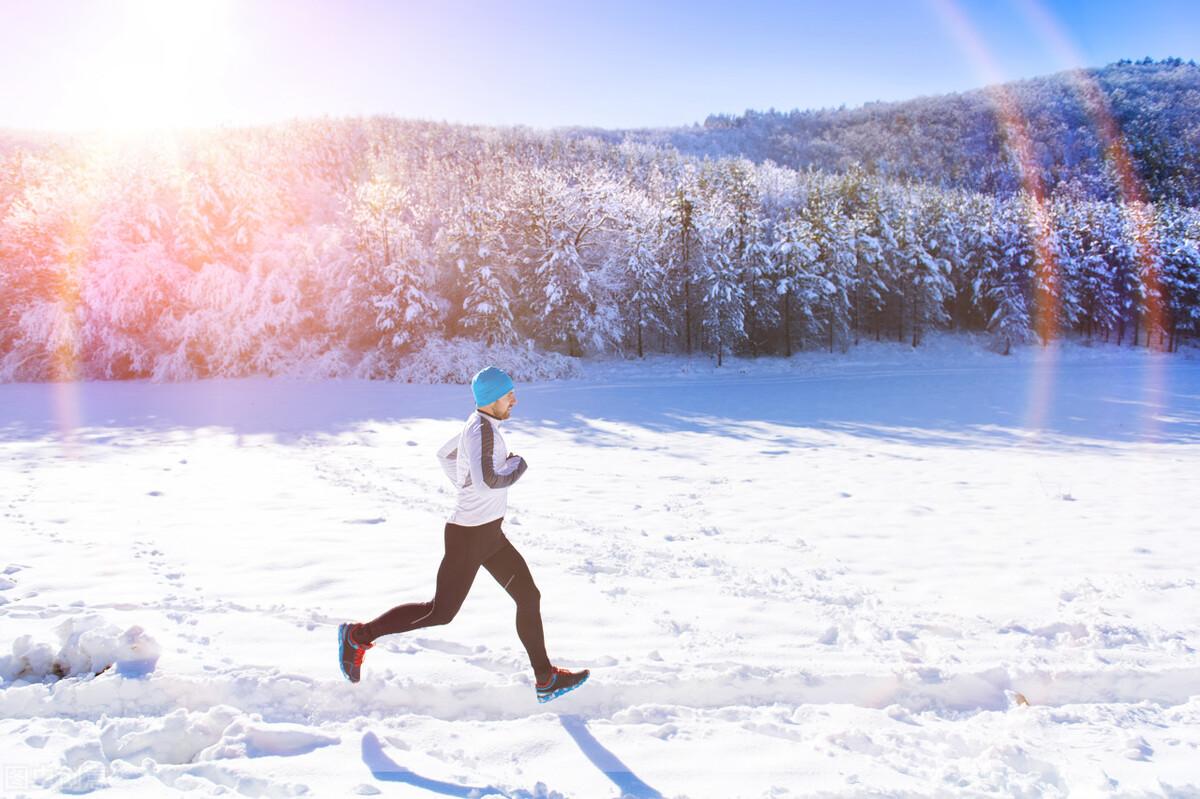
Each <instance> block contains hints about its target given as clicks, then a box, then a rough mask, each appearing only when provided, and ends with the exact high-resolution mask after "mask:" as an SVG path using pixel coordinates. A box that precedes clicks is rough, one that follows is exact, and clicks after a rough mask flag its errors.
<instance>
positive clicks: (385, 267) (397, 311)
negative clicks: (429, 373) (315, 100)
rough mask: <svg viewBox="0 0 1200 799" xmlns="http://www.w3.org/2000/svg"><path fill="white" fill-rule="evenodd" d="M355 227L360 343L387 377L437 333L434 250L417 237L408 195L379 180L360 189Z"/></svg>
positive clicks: (354, 205)
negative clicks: (432, 288) (432, 271)
mask: <svg viewBox="0 0 1200 799" xmlns="http://www.w3.org/2000/svg"><path fill="white" fill-rule="evenodd" d="M348 216H349V217H350V219H351V221H352V223H353V236H352V239H351V250H352V251H353V253H354V286H355V296H356V300H357V305H358V308H357V311H358V313H356V314H355V327H356V334H357V335H356V336H355V338H356V344H357V346H358V347H359V348H360V349H361V350H365V351H368V352H370V351H374V352H376V355H377V357H378V358H380V359H381V361H382V364H383V365H381V367H380V369H381V370H382V371H383V373H386V372H387V370H388V369H390V368H392V367H394V365H395V364H396V363H397V358H398V357H399V356H400V355H402V354H403V353H405V352H407V351H411V350H412V349H414V348H416V347H418V346H420V344H421V343H423V342H424V341H425V339H426V338H427V337H428V336H429V335H430V333H431V332H432V331H433V330H434V329H435V327H436V323H437V322H438V317H439V310H438V305H437V302H436V301H435V299H434V298H433V297H432V296H430V276H429V274H428V268H429V264H430V262H431V260H432V257H431V254H430V252H429V248H428V247H427V246H426V245H425V244H424V242H423V241H422V240H421V239H420V238H418V236H417V234H416V232H415V229H414V222H415V218H414V216H413V214H412V211H411V208H410V206H409V203H408V192H407V190H406V189H405V188H403V187H401V186H398V185H396V184H395V183H393V182H391V181H390V180H389V179H387V178H384V177H377V178H375V179H373V180H371V181H369V182H367V183H364V184H362V185H360V186H359V187H358V189H357V191H356V193H355V195H354V198H353V201H352V202H351V204H350V207H349V208H348Z"/></svg>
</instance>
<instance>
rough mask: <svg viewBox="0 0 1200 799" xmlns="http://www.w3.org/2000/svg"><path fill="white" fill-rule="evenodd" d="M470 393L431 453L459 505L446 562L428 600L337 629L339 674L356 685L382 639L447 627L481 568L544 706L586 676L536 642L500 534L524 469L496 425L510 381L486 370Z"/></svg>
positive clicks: (522, 586) (530, 603) (526, 580)
mask: <svg viewBox="0 0 1200 799" xmlns="http://www.w3.org/2000/svg"><path fill="white" fill-rule="evenodd" d="M471 391H472V393H473V394H474V395H475V406H476V407H475V411H474V412H473V413H472V414H471V415H470V416H468V417H467V423H466V425H465V426H464V427H463V430H462V432H461V433H460V434H459V435H457V436H455V437H454V438H452V439H450V440H449V441H447V442H446V444H445V445H444V446H443V447H442V448H441V449H440V450H438V459H439V460H440V461H441V464H442V469H443V470H444V471H445V472H446V476H447V477H449V478H450V479H451V480H452V481H453V482H454V485H455V486H456V487H457V488H458V501H457V503H456V504H455V507H454V512H453V513H452V514H451V515H450V520H449V521H448V522H447V523H446V529H445V554H444V555H443V556H442V564H441V566H440V567H439V568H438V573H437V589H436V591H435V593H434V596H433V599H432V600H430V601H428V602H411V603H408V604H405V605H397V606H396V607H394V608H392V609H391V610H389V611H387V612H386V613H384V614H383V615H381V616H379V617H378V618H376V619H374V620H373V621H369V622H366V623H365V624H360V623H351V622H347V623H345V624H342V625H341V626H339V628H338V650H339V654H340V657H341V662H342V673H343V674H344V675H345V676H346V679H348V680H350V682H358V680H359V674H360V671H361V669H362V661H363V655H365V654H366V651H367V650H368V649H371V648H372V647H373V646H374V645H375V641H376V640H377V639H379V638H380V637H382V636H385V635H393V634H395V633H404V632H408V631H410V630H417V629H420V628H421V627H431V626H433V625H438V624H448V623H449V622H450V620H451V619H453V618H454V616H455V614H457V613H458V609H459V608H460V607H462V603H463V601H464V600H465V599H466V598H467V593H468V592H469V591H470V590H471V583H472V582H473V581H474V580H475V574H476V572H478V571H479V567H480V566H483V567H484V568H485V569H487V570H488V572H489V573H490V574H491V575H492V577H494V578H496V582H498V583H500V585H501V586H503V587H504V590H505V591H507V592H508V594H509V596H511V597H512V598H513V600H514V601H515V602H516V603H517V636H518V637H519V638H520V639H521V643H522V644H523V645H524V646H525V651H526V653H528V655H529V663H530V665H531V666H532V667H533V672H534V680H535V687H536V689H537V699H538V701H539V702H548V701H550V700H551V699H553V698H555V697H556V696H561V695H562V694H565V693H566V692H568V691H571V690H573V689H575V688H578V687H579V686H580V685H582V684H583V682H584V681H585V680H586V679H587V678H588V673H589V672H588V670H587V669H583V670H582V671H568V670H567V669H561V668H557V667H555V666H552V665H551V664H550V659H549V658H548V657H547V656H546V645H545V642H544V641H543V638H542V612H541V604H540V603H541V593H540V592H539V591H538V588H537V586H536V585H535V584H534V582H533V576H532V575H531V574H530V573H529V567H528V566H527V565H526V563H525V559H524V558H523V557H521V553H519V552H517V549H516V547H514V546H513V545H512V543H511V542H510V541H509V540H508V538H507V537H505V535H504V531H503V530H501V528H500V525H501V523H502V522H503V521H504V512H505V509H506V508H507V504H508V487H509V486H511V485H512V484H513V483H515V482H517V480H519V479H520V478H521V475H523V474H525V469H526V467H527V464H526V463H525V459H524V458H521V457H520V456H518V455H513V454H512V453H509V452H508V449H507V447H506V446H505V444H504V439H503V438H502V437H501V435H500V422H502V421H504V420H505V419H507V418H509V416H511V415H512V409H513V407H514V406H516V404H517V397H516V393H515V391H514V390H513V382H512V378H510V377H509V376H508V375H507V374H505V373H504V372H503V371H502V370H500V369H497V368H496V367H494V366H489V367H487V368H486V369H482V370H481V371H479V372H478V373H477V374H476V375H475V377H474V378H473V379H472V380H471ZM506 453H507V454H506Z"/></svg>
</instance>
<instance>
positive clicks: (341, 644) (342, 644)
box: [338, 623, 358, 682]
mask: <svg viewBox="0 0 1200 799" xmlns="http://www.w3.org/2000/svg"><path fill="white" fill-rule="evenodd" d="M349 626H350V625H349V624H348V623H342V624H339V625H338V668H339V669H341V670H342V676H343V677H345V678H346V679H347V680H350V682H358V680H355V679H352V678H351V677H350V675H349V673H347V671H346V661H345V659H344V658H343V654H344V652H345V649H346V628H347V627H349Z"/></svg>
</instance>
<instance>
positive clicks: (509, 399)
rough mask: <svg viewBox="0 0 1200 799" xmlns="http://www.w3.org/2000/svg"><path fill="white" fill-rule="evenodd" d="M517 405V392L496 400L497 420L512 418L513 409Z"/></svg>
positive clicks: (511, 392)
mask: <svg viewBox="0 0 1200 799" xmlns="http://www.w3.org/2000/svg"><path fill="white" fill-rule="evenodd" d="M516 404H517V393H516V391H510V392H508V393H507V394H505V395H504V396H503V397H501V398H500V399H498V400H496V406H495V407H496V413H495V414H494V416H495V417H496V418H497V419H507V418H508V417H509V416H512V409H513V408H514V407H515V406H516Z"/></svg>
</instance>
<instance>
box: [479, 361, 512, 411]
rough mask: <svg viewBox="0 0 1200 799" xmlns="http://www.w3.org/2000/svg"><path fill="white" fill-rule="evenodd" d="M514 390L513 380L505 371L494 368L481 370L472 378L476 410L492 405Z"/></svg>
mask: <svg viewBox="0 0 1200 799" xmlns="http://www.w3.org/2000/svg"><path fill="white" fill-rule="evenodd" d="M512 390H513V381H512V378H511V377H509V376H508V375H507V374H505V372H504V370H503V369H497V368H496V367H494V366H488V367H486V368H484V369H480V370H479V371H478V372H476V373H475V376H474V377H472V378H471V393H472V394H474V395H475V407H476V408H482V407H483V406H485V405H491V404H492V403H493V402H495V401H496V400H498V399H500V398H501V397H503V396H504V395H505V394H507V393H508V392H510V391H512Z"/></svg>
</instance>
